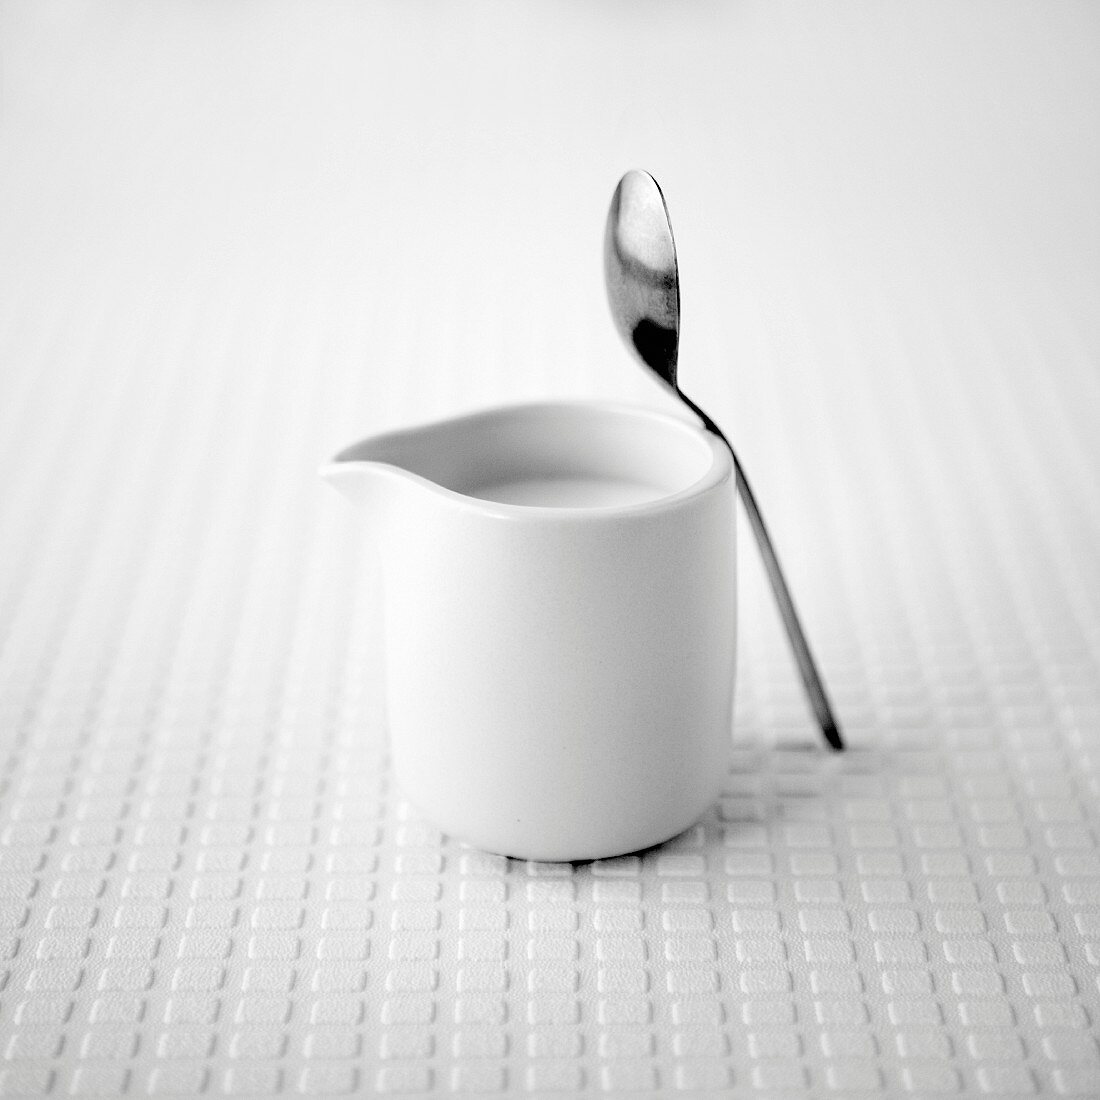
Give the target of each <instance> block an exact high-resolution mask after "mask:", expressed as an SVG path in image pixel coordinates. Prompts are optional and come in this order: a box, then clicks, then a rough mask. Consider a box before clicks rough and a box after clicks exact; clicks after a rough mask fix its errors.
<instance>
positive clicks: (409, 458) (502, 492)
mask: <svg viewBox="0 0 1100 1100" xmlns="http://www.w3.org/2000/svg"><path fill="white" fill-rule="evenodd" d="M322 474H323V476H324V477H325V478H326V479H327V480H328V481H329V482H330V483H331V484H332V485H333V486H335V487H336V488H337V489H339V490H340V491H341V492H342V493H343V494H344V495H345V496H347V497H348V498H349V499H350V500H352V501H353V502H354V503H355V504H357V505H358V506H360V507H361V508H362V509H363V510H364V512H365V514H366V517H367V519H368V521H369V522H370V523H371V525H372V527H373V530H374V532H375V536H376V538H377V541H378V544H379V547H380V549H381V556H382V583H383V591H384V595H383V615H384V637H385V653H386V690H387V700H386V704H387V715H388V725H389V735H390V747H391V754H392V760H393V766H394V770H395V774H396V778H397V781H398V783H399V784H400V786H401V788H402V789H403V791H404V793H405V795H406V796H407V797H408V799H409V801H410V802H411V803H412V804H413V805H415V806H416V807H417V808H418V809H419V810H420V811H421V812H422V813H423V814H424V815H425V816H426V817H428V818H429V819H431V820H432V821H434V822H435V823H436V824H437V825H438V826H439V827H440V828H441V829H443V830H444V831H445V832H447V833H449V834H451V835H452V836H454V837H457V838H459V839H461V840H464V841H467V842H469V843H471V844H473V845H476V846H477V847H480V848H484V849H487V850H489V851H492V852H498V853H502V854H504V855H509V856H516V857H521V858H525V859H539V860H584V859H596V858H600V857H607V856H614V855H619V854H622V853H625V852H631V851H636V850H638V849H640V848H645V847H648V846H650V845H653V844H658V843H660V842H661V841H663V840H667V839H668V838H669V837H671V836H674V835H675V834H676V833H678V832H680V831H681V830H683V829H685V828H687V827H688V826H689V825H691V824H692V823H693V822H694V821H695V820H696V819H697V818H698V817H699V816H700V815H701V814H702V813H703V812H704V811H705V810H706V809H707V807H708V806H709V805H710V804H711V803H712V802H713V801H714V799H715V798H716V797H717V795H718V793H719V791H720V789H721V787H722V783H723V781H724V779H725V776H726V772H727V768H728V764H729V754H730V744H731V737H732V699H733V682H734V647H735V624H736V606H735V591H736V576H735V560H736V555H735V527H734V485H733V471H732V463H731V460H730V455H729V452H728V450H727V449H726V448H725V447H724V446H723V445H722V443H721V442H720V441H719V440H718V439H717V438H716V437H714V436H712V435H710V434H709V433H707V432H705V431H703V430H702V429H701V428H698V427H696V426H694V425H692V424H690V423H688V422H686V421H684V420H680V419H677V418H674V417H670V416H666V415H664V414H661V413H657V412H653V411H651V410H648V409H642V408H633V407H627V406H620V405H610V404H596V403H582V404H544V405H525V406H516V407H505V408H499V409H493V410H490V411H487V412H483V413H478V414H474V415H471V416H465V417H461V418H459V419H455V420H450V421H446V422H443V423H438V424H432V425H428V426H427V427H422V428H415V429H412V430H409V431H399V432H394V433H391V434H387V435H383V436H378V437H377V438H374V439H368V440H366V441H364V442H362V443H357V444H355V445H354V446H352V447H349V448H347V449H346V450H344V451H342V452H341V453H340V454H339V455H337V456H336V458H335V460H334V461H333V462H331V463H330V464H328V465H327V466H325V467H324V468H323V470H322Z"/></svg>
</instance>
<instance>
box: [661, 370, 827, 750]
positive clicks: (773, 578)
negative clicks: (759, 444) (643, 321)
mask: <svg viewBox="0 0 1100 1100" xmlns="http://www.w3.org/2000/svg"><path fill="white" fill-rule="evenodd" d="M677 392H678V393H679V396H680V398H681V400H683V401H684V403H685V404H687V405H688V406H689V407H690V408H691V409H692V410H693V411H694V412H695V414H696V415H697V416H698V417H699V418H700V420H702V421H703V426H704V427H705V428H706V429H707V431H710V432H713V433H714V434H715V435H716V436H718V438H719V439H720V440H722V442H723V443H725V445H726V446H727V447H728V448H729V452H730V454H731V455H732V457H733V468H734V471H735V473H736V475H737V492H738V495H739V496H740V497H741V503H742V504H744V506H745V511H746V512H747V513H748V517H749V523H750V524H752V532H753V534H754V535H755V536H756V545H757V547H758V548H759V550H760V557H761V558H762V559H763V561H764V569H765V571H766V572H767V574H768V580H769V581H770V582H771V586H772V593H773V594H774V596H775V602H776V603H777V604H778V605H779V614H780V616H781V618H782V619H783V625H784V626H785V627H786V629H787V637H788V639H789V640H790V643H791V649H793V650H794V657H795V661H796V662H797V664H798V671H799V673H800V674H801V676H802V683H803V685H804V686H805V689H806V694H807V695H808V696H809V698H810V704H811V706H812V707H813V710H814V715H815V716H816V717H817V722H818V725H819V726H820V727H821V732H822V733H823V734H824V736H825V740H826V741H827V742H828V743H829V746H830V747H831V748H834V749H836V750H838V751H839V750H841V749H843V748H844V742H843V741H842V740H841V737H840V727H839V726H838V725H837V721H836V719H835V718H834V717H833V708H832V707H831V705H830V704H829V697H828V695H826V693H825V683H824V681H823V680H822V679H821V674H820V673H819V672H818V670H817V663H816V662H815V661H814V656H813V654H812V653H811V652H810V643H809V642H808V641H807V640H806V632H805V631H804V630H803V629H802V623H801V621H800V620H799V618H798V611H797V610H796V609H795V606H794V599H793V597H792V596H791V590H790V588H788V587H787V580H786V578H785V577H784V576H783V569H782V567H781V566H780V564H779V557H778V555H777V554H776V552H775V546H774V545H772V540H771V536H770V535H769V534H768V528H767V527H766V526H765V524H764V517H763V516H762V515H761V514H760V506H759V505H758V504H757V503H756V497H755V496H754V495H753V491H752V489H751V487H750V486H749V481H748V478H747V477H745V471H744V470H743V469H742V468H741V462H740V461H739V459H738V458H737V452H736V451H735V450H734V449H733V445H732V444H731V443H730V441H729V440H728V439H727V438H726V436H725V433H724V432H723V431H722V429H721V428H719V427H718V425H717V424H715V423H714V421H713V420H711V418H710V417H709V416H707V414H706V413H705V412H703V410H702V409H700V408H699V406H698V405H696V404H695V402H694V401H692V400H691V398H689V397H688V396H687V395H686V394H684V393H683V392H682V391H677Z"/></svg>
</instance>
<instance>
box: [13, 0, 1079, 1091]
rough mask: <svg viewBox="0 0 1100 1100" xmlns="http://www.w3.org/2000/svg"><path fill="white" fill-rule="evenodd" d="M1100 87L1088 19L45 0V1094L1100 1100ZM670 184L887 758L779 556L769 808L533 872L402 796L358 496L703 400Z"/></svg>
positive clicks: (722, 374)
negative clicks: (496, 415)
mask: <svg viewBox="0 0 1100 1100" xmlns="http://www.w3.org/2000/svg"><path fill="white" fill-rule="evenodd" d="M1098 59H1100V21H1098V19H1097V14H1096V9H1095V8H1093V7H1088V6H1078V5H1068V4H1055V5H1038V4H1036V5H1021V4H968V5H965V6H958V5H948V4H926V5H920V6H919V7H910V8H904V9H903V8H897V7H894V6H889V7H886V6H879V5H852V4H844V5H811V6H789V5H778V6H777V5H756V4H727V5H709V4H692V5H657V4H630V5H627V4H601V5H579V4H576V5H554V6H551V5H541V6H529V5H516V6H508V5H499V6H493V5H489V6H485V5H471V6H465V5H463V6H460V5H453V6H447V7H443V6H440V7H434V6H421V5H418V4H402V5H344V4H339V5H337V4H327V3H325V4H314V5H301V6H286V5H283V4H272V5H246V4H227V5H193V6H185V5H161V4H158V5H104V6H90V5H81V4H73V5H67V6H59V5H53V4H48V5H32V4H9V5H6V6H4V7H3V8H2V9H0V486H2V488H0V500H2V508H0V737H2V738H3V747H4V756H3V761H2V769H3V770H2V772H0V775H2V780H0V782H2V786H0V799H2V800H0V956H2V957H3V962H2V964H0V965H2V971H0V1093H3V1094H4V1095H15V1096H32V1095H39V1094H49V1095H56V1096H62V1095H70V1094H73V1095H108V1096H122V1095H125V1096H131V1095H132V1096H140V1095H145V1094H147V1093H156V1094H168V1095H176V1096H180V1095H182V1096H197V1095H212V1096H216V1095H222V1094H226V1093H228V1094H234V1095H246V1094H247V1095H261V1096H270V1095H275V1094H283V1093H286V1094H296V1093H299V1092H306V1093H312V1094H320V1095H339V1094H343V1093H347V1092H360V1093H364V1092H365V1093H371V1092H387V1091H406V1092H413V1093H416V1094H421V1095H426V1094H437V1093H438V1094H446V1093H451V1092H459V1093H469V1094H479V1093H492V1092H498V1093H500V1092H503V1093H508V1094H526V1093H537V1094H549V1093H552V1092H558V1091H565V1092H575V1093H584V1094H590V1095H596V1094H605V1093H609V1094H617V1093H624V1094H625V1093H627V1092H640V1093H641V1094H645V1093H647V1092H648V1093H652V1094H654V1095H656V1094H660V1095H668V1094H670V1093H674V1092H678V1091H679V1092H683V1093H687V1094H691V1093H699V1092H704V1091H706V1090H708V1089H725V1090H727V1091H728V1093H729V1094H730V1095H738V1096H744V1097H753V1098H756V1097H759V1098H761V1100H762V1098H764V1097H786V1096H804V1095H813V1096H823V1095H826V1094H828V1095H837V1096H838V1097H839V1096H844V1097H853V1098H854V1097H864V1096H874V1095H880V1094H885V1095H889V1096H902V1095H910V1094H911V1095H915V1096H931V1095H933V1094H936V1095H938V1094H941V1093H947V1094H956V1095H959V1094H962V1095H967V1096H979V1095H985V1094H989V1095H994V1096H1017V1095H1031V1094H1037V1093H1038V1094H1042V1095H1051V1096H1054V1095H1076V1096H1088V1097H1095V1096H1097V1095H1100V1049H1098V1046H1097V1041H1096V1035H1097V1027H1098V1025H1100V986H1098V976H1100V856H1098V849H1097V845H1098V829H1100V809H1098V807H1100V676H1098V663H1100V585H1098V580H1100V569H1098V565H1097V547H1098V533H1100V499H1098V494H1097V468H1098V460H1100V442H1098V439H1100V433H1098V431H1097V423H1098V413H1100V400H1098V398H1100V371H1098V369H1097V367H1098V355H1097V352H1098V348H1100V330H1098V325H1097V320H1098V313H1097V302H1098V301H1100V298H1098V291H1100V285H1098V284H1100V277H1098V276H1100V249H1098V241H1100V233H1098V224H1100V219H1098V213H1100V202H1098V198H1097V197H1098V196H1100V151H1098V145H1100V125H1098V123H1100V75H1098V74H1100V66H1098V64H1097V61H1098ZM634 166H637V167H645V168H648V169H650V170H651V171H652V172H653V173H654V174H655V175H656V176H657V178H658V179H659V180H660V181H661V183H662V184H663V186H664V188H665V191H666V195H667V197H668V200H669V204H670V207H671V211H672V216H673V220H674V225H675V227H676V231H677V237H678V244H679V248H680V253H681V274H682V279H683V291H684V322H685V333H684V347H683V349H682V356H681V373H682V381H683V383H684V385H685V388H686V389H687V391H688V392H689V393H691V394H692V395H693V396H694V397H695V399H696V400H697V401H699V402H700V404H702V405H703V406H704V407H705V408H706V409H708V411H710V412H711V413H712V415H713V416H715V418H716V419H717V420H718V421H719V422H720V423H722V425H723V426H724V427H725V428H726V430H727V431H728V432H729V433H730V435H731V436H732V437H733V438H734V439H735V440H736V442H737V443H738V446H739V450H740V452H741V456H742V459H743V461H744V462H745V465H746V467H747V469H748V471H749V473H750V475H751V476H752V478H753V481H754V484H755V488H756V490H757V493H758V495H759V497H760V499H761V501H762V504H763V506H764V509H765V513H766V515H767V516H768V518H769V520H770V521H771V524H772V527H773V530H774V534H775V537H776V540H777V543H778V545H779V548H780V552H781V555H782V556H783V558H784V561H785V563H786V566H787V568H788V572H789V574H790V579H791V583H792V586H793V588H794V590H795V593H796V596H797V598H798V600H799V603H800V606H801V608H802V610H803V612H804V616H805V619H806V623H807V627H808V630H809V633H810V636H811V640H812V642H813V643H814V645H815V648H816V650H817V652H818V655H819V657H820V660H821V664H822V666H823V669H824V671H825V674H826V678H827V681H828V684H829V687H830V689H831V691H832V694H833V696H834V698H835V702H836V704H837V706H838V710H839V712H840V715H841V717H842V720H843V723H844V726H845V729H846V733H847V737H848V740H849V742H850V745H851V749H850V751H849V752H847V753H846V754H844V755H843V756H839V757H836V756H830V755H827V754H826V753H825V752H824V751H823V750H822V749H821V748H820V747H819V746H818V741H817V736H816V734H815V732H814V729H813V727H812V724H811V722H810V719H809V715H808V713H807V711H806V708H805V705H804V702H803V699H802V696H801V693H800V689H799V686H798V682H797V679H796V676H795V673H794V669H793V666H792V663H791V661H790V658H789V656H788V653H787V651H786V648H785V643H784V639H783V637H782V635H781V632H780V629H779V626H778V622H777V619H776V616H775V612H774V610H773V608H772V606H771V604H770V601H769V597H768V594H767V590H766V587H765V585H764V582H763V580H762V573H761V570H760V567H759V564H758V562H757V560H756V558H755V555H754V551H753V548H752V546H751V543H750V542H749V540H748V537H747V528H744V527H743V528H742V531H743V535H744V536H745V537H744V538H743V542H742V555H741V563H742V564H741V596H742V607H741V618H740V631H741V652H740V659H739V680H738V685H737V716H736V730H735V733H734V737H735V741H736V753H735V761H734V767H733V770H732V772H731V774H730V776H729V780H728V783H727V786H726V794H725V796H724V797H723V798H722V800H721V802H720V803H719V804H718V805H716V806H715V807H714V808H713V810H712V811H711V812H709V813H708V815H707V816H706V817H705V818H704V820H703V821H702V822H700V824H699V825H698V826H697V827H696V828H694V829H692V830H690V831H689V832H688V833H686V834H684V835H683V836H682V837H680V838H678V839H677V840H676V841H674V842H671V843H669V844H667V845H665V846H663V847H662V848H660V849H656V850H652V851H647V852H645V853H641V854H639V855H638V856H634V857H628V858H623V859H619V860H613V861H609V862H606V863H594V864H577V865H568V864H566V865H536V864H524V863H520V862H515V861H507V860H504V859H501V858H497V857H493V856H488V855H484V854H481V853H479V852H476V851H474V850H470V849H467V848H464V847H462V846H461V845H460V844H458V843H456V842H454V841H452V840H451V839H449V838H447V837H444V836H441V835H440V834H439V833H438V832H437V831H435V830H434V829H433V828H432V826H431V825H430V824H429V823H426V822H423V821H421V820H418V819H417V818H416V817H415V816H414V815H412V814H411V812H410V811H409V810H408V808H407V807H406V806H405V805H404V803H403V802H402V799H401V796H400V792H399V791H397V790H395V789H394V787H393V786H392V785H391V781H390V777H389V774H388V771H387V758H386V753H385V727H384V709H383V708H384V701H383V699H382V697H381V694H380V677H379V672H378V668H379V660H380V654H381V645H382V640H381V638H380V637H379V636H378V631H377V629H376V618H377V601H378V584H379V580H378V577H377V575H376V573H375V572H374V569H373V566H372V565H371V559H370V558H369V556H368V554H367V552H366V551H367V543H366V535H365V532H364V531H363V530H361V529H360V527H359V525H358V522H357V517H355V515H354V514H353V513H352V512H351V510H350V509H346V508H345V506H344V505H343V504H342V502H340V501H339V500H338V499H337V498H336V496H335V494H331V493H330V492H329V491H328V490H327V489H325V488H324V487H323V486H322V485H321V484H320V483H319V481H318V479H317V478H316V474H315V470H316V466H317V465H318V463H319V462H321V461H323V460H324V459H325V458H326V457H327V456H328V455H329V454H330V453H332V452H333V451H335V450H336V449H337V448H338V447H340V446H342V445H344V444H346V443H348V442H350V441H351V440H353V439H355V438H359V437H362V436H365V435H367V434H369V433H371V432H374V431H377V430H381V429H383V428H390V427H396V426H399V425H402V424H407V423H412V422H414V421H422V420H427V419H432V418H435V417H441V416H446V415H450V414H453V413H457V412H459V411H463V410H466V409H470V408H475V407H479V406H484V405H489V404H496V403H499V402H508V401H520V400H527V399H535V398H542V397H579V398H584V397H610V398H618V399H622V400H634V401H640V402H645V403H651V404H654V405H658V406H661V407H666V408H667V407H668V400H667V398H666V397H665V396H664V395H663V394H662V393H661V392H660V391H659V389H658V388H657V387H656V386H654V385H653V384H652V383H651V382H650V381H648V380H647V379H645V378H644V377H643V376H642V373H641V371H639V370H638V369H637V367H636V366H634V365H633V363H632V362H631V360H630V359H629V357H628V356H627V354H626V352H625V350H623V349H622V348H621V347H620V346H619V344H618V342H617V338H616V336H615V333H614V331H613V329H612V326H611V324H610V321H609V319H608V317H607V316H606V309H605V305H604V301H603V293H602V286H601V277H602V275H601V267H600V247H601V242H602V231H603V219H604V213H605V210H606V204H607V201H608V199H609V198H610V194H611V190H612V188H613V187H614V184H615V182H616V180H617V179H618V177H619V175H620V174H621V173H622V172H623V171H624V170H625V169H626V168H628V167H634ZM426 627H430V624H426Z"/></svg>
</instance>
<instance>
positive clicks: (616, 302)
mask: <svg viewBox="0 0 1100 1100" xmlns="http://www.w3.org/2000/svg"><path fill="white" fill-rule="evenodd" d="M603 255H604V278H605V282H606V286H607V298H608V301H609V303H610V305H611V315H612V317H613V318H614V320H615V325H616V327H617V328H618V330H619V334H620V335H621V336H622V338H623V340H624V341H625V342H626V345H627V347H629V348H630V349H631V350H632V351H633V352H634V354H635V355H636V356H637V357H638V358H639V359H640V360H641V361H642V362H643V363H644V364H645V365H646V366H647V367H648V368H649V369H650V370H651V371H652V372H653V373H654V374H655V375H656V376H657V377H658V378H659V379H660V380H661V381H662V382H664V383H665V385H667V386H668V387H669V389H671V390H672V392H673V393H674V394H676V396H677V397H678V398H679V399H680V400H681V401H683V402H684V404H685V405H687V406H688V408H689V409H691V410H692V412H694V413H695V414H696V416H698V417H699V419H700V420H702V422H703V426H704V427H705V428H706V429H707V430H708V431H711V432H713V433H714V434H715V435H716V436H718V438H719V439H721V440H722V442H723V443H725V445H726V446H727V447H729V450H730V454H731V455H732V456H733V466H734V470H735V472H736V476H737V491H738V494H739V495H740V497H741V503H742V504H743V505H744V506H745V511H746V512H747V513H748V517H749V523H750V524H751V525H752V530H753V534H754V535H755V536H756V544H757V546H758V547H759V549H760V556H761V557H762V558H763V560H764V568H765V570H766V571H767V574H768V580H769V581H770V582H771V587H772V592H773V593H774V595H775V600H776V603H777V604H778V605H779V613H780V615H781V616H782V618H783V625H784V626H785V627H786V629H787V637H788V638H789V639H790V643H791V648H792V649H793V650H794V656H795V660H796V661H797V663H798V671H799V672H800V673H801V675H802V683H803V684H804V685H805V688H806V694H807V695H808V696H809V699H810V704H811V706H812V707H813V710H814V714H815V716H816V717H817V721H818V724H819V725H820V726H821V732H822V733H823V734H824V735H825V740H826V741H827V742H828V743H829V745H830V746H831V747H832V748H834V749H842V748H843V747H844V743H843V741H842V740H841V737H840V729H839V728H838V726H837V722H836V719H835V718H834V717H833V712H832V707H831V706H830V705H829V698H828V696H827V695H826V694H825V685H824V683H823V682H822V680H821V675H820V673H819V672H818V670H817V665H816V664H815V662H814V658H813V654H812V653H811V652H810V646H809V643H808V642H807V641H806V634H805V632H804V631H803V629H802V624H801V622H800V621H799V618H798V612H797V611H796V610H795V606H794V600H793V599H792V597H791V592H790V589H789V588H788V587H787V581H786V579H785V578H784V576H783V570H782V568H781V567H780V565H779V558H778V557H777V556H776V552H775V547H774V546H773V545H772V540H771V537H770V536H769V535H768V529H767V527H766V526H765V525H764V517H763V516H762V515H761V514H760V508H759V506H758V505H757V503H756V498H755V497H754V496H753V492H752V489H751V488H750V487H749V483H748V480H747V479H746V477H745V472H744V470H743V469H742V468H741V463H740V461H739V460H738V458H737V453H736V452H735V451H734V449H733V446H732V445H731V444H730V441H729V440H728V439H727V438H726V436H725V434H724V433H723V432H722V430H721V429H720V428H719V427H718V425H717V424H715V423H714V421H713V420H711V418H710V417H709V416H707V414H706V413H705V412H703V410H702V409H701V408H699V406H698V405H696V404H695V402H694V401H692V400H691V398H690V397H688V396H687V395H686V394H685V393H684V392H683V390H681V389H680V387H679V385H678V383H677V381H676V365H677V356H678V353H679V346H680V278H679V271H678V268H677V265H676V244H675V242H674V240H673V237H672V224H671V222H670V220H669V216H668V207H667V205H666V204H665V199H664V195H663V194H662V193H661V189H660V187H659V186H658V185H657V181H656V180H655V179H654V178H653V177H652V176H651V175H649V174H648V173H647V172H639V171H631V172H627V174H626V175H625V176H623V178H622V179H621V180H620V181H619V185H618V187H616V188H615V194H614V195H613V196H612V198H611V208H610V210H608V213H607V230H606V233H605V236H604V250H603Z"/></svg>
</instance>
